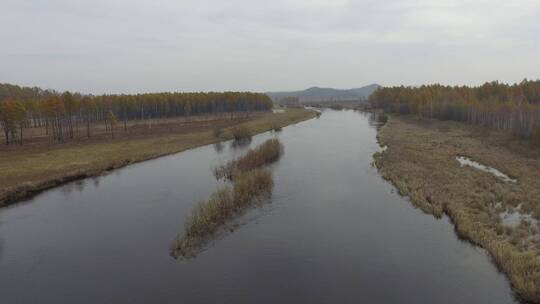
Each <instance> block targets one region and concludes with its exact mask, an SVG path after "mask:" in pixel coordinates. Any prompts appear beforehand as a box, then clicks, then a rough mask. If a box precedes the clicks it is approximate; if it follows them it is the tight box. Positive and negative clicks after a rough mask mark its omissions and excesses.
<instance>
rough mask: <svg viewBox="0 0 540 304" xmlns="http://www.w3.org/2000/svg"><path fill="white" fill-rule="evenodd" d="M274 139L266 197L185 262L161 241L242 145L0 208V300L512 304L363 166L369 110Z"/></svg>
mask: <svg viewBox="0 0 540 304" xmlns="http://www.w3.org/2000/svg"><path fill="white" fill-rule="evenodd" d="M272 136H277V137H279V138H280V140H281V141H282V143H283V144H284V146H285V154H284V156H283V157H282V158H281V159H280V160H279V161H278V162H277V163H276V164H274V165H272V167H271V169H272V171H273V173H274V182H275V188H274V191H273V198H272V200H271V202H268V203H266V204H264V205H263V206H261V207H258V208H254V209H251V210H249V211H248V212H246V213H245V214H244V215H243V216H241V217H240V218H239V219H238V220H237V221H236V222H237V223H238V227H237V229H235V231H234V232H228V233H222V234H221V235H220V236H219V237H218V238H217V239H216V240H215V241H214V242H212V243H211V245H210V246H208V248H206V250H204V251H203V252H202V253H201V254H199V255H198V256H197V257H196V258H194V259H190V260H175V259H173V258H172V257H171V256H170V255H169V246H170V244H171V242H172V241H173V240H174V238H175V237H176V236H177V234H178V233H179V232H181V231H182V230H183V224H184V223H183V222H184V219H185V218H186V216H187V215H188V214H189V213H190V210H191V209H192V208H193V206H194V205H195V204H196V203H197V202H198V201H201V200H205V199H207V198H208V197H209V196H210V194H211V193H212V192H213V191H215V190H216V188H217V187H218V186H219V183H218V182H217V181H216V180H215V178H214V177H213V175H212V170H211V169H212V168H213V167H215V166H217V165H219V164H221V163H223V162H225V161H227V160H229V159H231V158H233V157H235V156H238V155H241V154H242V153H244V152H245V150H246V149H247V147H238V146H233V145H231V143H230V142H226V143H223V144H221V145H209V146H204V147H201V148H197V149H193V150H189V151H186V152H183V153H178V154H175V155H171V156H167V157H162V158H159V159H155V160H151V161H147V162H143V163H139V164H135V165H131V166H129V167H126V168H123V169H119V170H116V171H113V172H112V173H110V174H108V175H106V176H102V177H98V178H92V179H86V180H82V181H79V182H74V183H70V184H67V185H64V186H61V187H58V188H55V189H51V190H49V191H46V192H43V193H41V194H39V195H37V196H35V197H33V198H32V199H30V200H27V201H25V202H21V203H18V204H15V205H12V206H10V207H6V208H3V209H0V297H1V301H0V302H1V303H3V304H8V303H415V304H416V303H490V304H495V303H517V301H516V300H515V298H514V296H513V293H512V290H511V288H510V286H509V283H508V281H507V280H506V278H505V277H504V275H502V274H501V273H500V272H498V271H497V269H496V268H495V266H494V265H493V264H492V263H491V262H490V260H489V257H488V255H487V254H486V252H485V251H484V250H482V249H479V248H476V247H474V246H472V245H470V244H469V243H467V242H464V241H462V240H460V239H458V237H457V236H456V234H455V233H454V230H453V226H452V224H451V223H450V222H449V220H448V219H447V218H442V219H436V218H434V217H433V216H430V215H426V214H424V213H422V212H421V211H420V210H419V209H416V208H414V207H413V206H412V204H411V203H410V202H409V201H408V200H407V199H406V198H403V197H401V196H399V195H398V194H397V193H396V191H395V189H394V187H393V186H392V185H391V184H389V183H388V182H386V181H384V180H383V179H382V178H381V177H380V176H379V175H378V173H377V170H376V168H374V167H372V165H371V163H372V161H373V157H372V155H373V153H375V152H376V151H377V150H379V149H380V147H379V146H378V144H377V142H376V138H375V136H376V127H375V126H373V124H370V119H369V115H368V114H364V113H358V112H353V111H334V110H325V111H324V112H323V115H322V116H321V117H320V118H318V119H312V120H309V121H305V122H302V123H299V124H297V125H293V126H289V127H286V128H284V129H283V131H282V132H280V133H276V134H274V133H265V134H261V135H258V136H255V137H254V138H253V142H252V143H251V145H250V146H251V147H254V146H256V145H257V144H259V143H261V142H263V141H264V140H266V139H268V138H270V137H272Z"/></svg>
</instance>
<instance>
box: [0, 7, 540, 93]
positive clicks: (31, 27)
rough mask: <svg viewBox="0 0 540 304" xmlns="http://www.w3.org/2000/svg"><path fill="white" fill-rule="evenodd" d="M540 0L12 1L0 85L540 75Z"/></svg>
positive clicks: (4, 20)
mask: <svg viewBox="0 0 540 304" xmlns="http://www.w3.org/2000/svg"><path fill="white" fill-rule="evenodd" d="M539 20H540V2H538V1H536V0H521V1H519V0H517V1H513V2H510V1H501V0H491V1H486V0H470V1H465V0H439V1H428V0H399V1H398V0H387V1H372V0H365V1H345V0H293V1H285V0H274V1H256V0H228V1H222V0H214V1H209V0H198V1H194V0H182V1H177V0H157V1H156V0H154V1H149V0H132V1H127V0H109V1H105V0H94V1H88V0H84V1H69V0H4V1H2V2H1V3H0V41H2V48H0V82H12V83H19V84H25V85H39V86H43V87H51V88H56V89H69V90H76V91H82V92H92V93H102V92H143V91H161V90H185V91H192V90H227V89H230V90H258V91H264V90H278V89H279V90H282V89H283V90H284V89H298V88H303V87H306V86H311V85H323V86H335V87H356V86H361V85H364V84H368V83H372V82H378V83H381V84H383V85H393V84H421V83H430V82H441V83H450V84H477V83H481V82H483V81H488V80H493V79H498V80H501V81H507V82H515V81H519V80H521V79H522V78H524V77H527V78H540V75H539V73H540V72H539V71H540V56H538V55H537V54H538V53H539V51H540V40H539V39H538V37H539V36H540V21H539Z"/></svg>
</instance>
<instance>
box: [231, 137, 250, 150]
mask: <svg viewBox="0 0 540 304" xmlns="http://www.w3.org/2000/svg"><path fill="white" fill-rule="evenodd" d="M251 141H252V138H251V137H247V138H242V139H238V140H233V141H231V144H230V147H231V148H232V149H241V148H245V147H247V146H249V145H250V144H251Z"/></svg>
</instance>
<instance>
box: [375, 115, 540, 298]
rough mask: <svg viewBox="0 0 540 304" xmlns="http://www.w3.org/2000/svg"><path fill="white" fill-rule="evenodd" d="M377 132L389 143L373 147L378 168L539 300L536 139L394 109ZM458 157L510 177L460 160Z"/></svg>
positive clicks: (523, 294)
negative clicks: (450, 223) (422, 117)
mask: <svg viewBox="0 0 540 304" xmlns="http://www.w3.org/2000/svg"><path fill="white" fill-rule="evenodd" d="M378 139H379V143H380V145H381V146H383V147H384V146H386V147H387V148H385V149H383V150H382V151H381V152H378V153H376V154H375V164H376V166H377V168H378V169H379V172H380V173H381V174H382V176H383V177H384V178H385V179H387V180H389V181H390V182H392V183H393V184H394V185H395V186H396V187H397V189H398V190H399V192H400V193H401V194H402V195H405V196H408V197H409V198H410V199H411V201H412V202H413V203H414V204H415V205H416V206H417V207H419V208H421V209H422V210H423V211H425V212H426V213H430V214H433V215H435V216H437V217H440V216H442V215H443V214H447V215H448V216H449V217H450V218H451V220H452V221H453V223H454V225H455V229H456V232H457V233H458V235H459V236H460V237H462V238H465V239H467V240H469V241H471V242H472V243H475V244H477V245H479V246H481V247H483V248H485V249H486V250H487V251H488V252H489V253H490V254H491V256H492V257H493V261H494V262H495V263H496V264H497V265H498V266H499V267H500V269H501V270H502V271H503V272H504V273H505V274H506V275H507V276H508V278H509V279H510V281H511V283H512V285H513V287H514V288H515V290H516V291H517V293H518V294H519V295H520V296H521V297H523V298H524V299H525V300H528V301H533V302H540V259H539V258H540V254H539V249H540V233H539V228H540V226H539V224H538V219H540V150H539V149H538V147H533V146H531V144H530V143H527V142H520V141H519V140H516V139H514V138H513V137H512V136H511V135H510V134H506V133H501V132H495V131H489V130H486V129H484V128H480V127H472V126H469V125H465V124H461V123H457V122H448V121H436V120H419V119H416V118H413V117H408V116H407V117H406V116H395V115H393V116H391V119H390V120H389V122H388V123H387V124H386V125H385V126H384V127H383V128H382V129H381V130H380V131H379V133H378ZM458 157H463V158H466V159H469V160H471V161H474V162H477V163H479V164H481V165H484V166H485V167H490V168H492V169H496V170H498V171H500V172H502V173H504V174H505V175H507V176H508V177H509V178H508V179H507V178H501V177H500V176H497V175H494V174H492V173H491V172H489V171H488V172H486V171H487V170H480V169H478V168H475V167H473V166H469V165H464V166H463V165H461V164H460V162H459V161H458ZM463 158H460V159H463ZM514 179H515V182H514V181H512V180H514Z"/></svg>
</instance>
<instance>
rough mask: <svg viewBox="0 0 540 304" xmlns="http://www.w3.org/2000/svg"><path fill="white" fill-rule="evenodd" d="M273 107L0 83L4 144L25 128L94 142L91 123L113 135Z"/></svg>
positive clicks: (233, 95) (245, 100)
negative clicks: (136, 126)
mask: <svg viewBox="0 0 540 304" xmlns="http://www.w3.org/2000/svg"><path fill="white" fill-rule="evenodd" d="M271 108H272V101H271V100H270V98H269V97H268V96H267V95H265V94H262V93H251V92H208V93H202V92H200V93H146V94H136V95H124V94H122V95H98V96H94V95H82V94H79V93H70V92H63V93H59V92H56V91H50V90H42V89H39V88H29V87H20V86H16V85H10V84H0V126H1V127H2V130H3V133H4V137H5V143H6V144H7V145H9V144H12V143H19V144H22V143H23V141H24V129H25V128H36V127H43V128H45V131H46V134H47V135H48V136H49V137H50V138H51V140H52V141H54V142H64V141H67V140H71V139H73V138H74V134H75V133H79V129H82V130H84V131H83V132H84V134H85V136H86V137H91V136H92V134H91V129H92V128H91V126H92V125H93V124H98V123H101V124H105V125H106V126H107V128H108V129H109V130H111V132H112V131H113V128H114V126H115V125H116V124H117V123H122V124H123V126H124V128H126V123H127V121H130V120H145V119H158V118H170V117H179V116H186V117H187V116H191V115H210V114H218V113H222V114H225V113H228V115H230V117H231V119H232V118H234V115H235V113H242V114H246V115H248V114H249V113H250V112H253V111H268V110H270V109H271Z"/></svg>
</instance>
